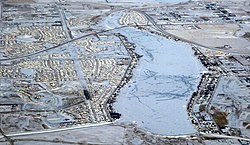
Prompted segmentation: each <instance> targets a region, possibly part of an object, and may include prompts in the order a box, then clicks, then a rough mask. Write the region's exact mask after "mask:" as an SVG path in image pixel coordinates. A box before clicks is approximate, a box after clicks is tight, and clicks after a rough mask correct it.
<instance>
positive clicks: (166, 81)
mask: <svg viewBox="0 0 250 145" xmlns="http://www.w3.org/2000/svg"><path fill="white" fill-rule="evenodd" d="M117 31H118V32H119V33H122V34H123V35H125V36H127V37H128V39H129V41H130V42H133V43H135V44H136V52H137V53H138V54H140V55H143V57H142V58H141V59H140V61H139V63H138V66H137V67H136V68H135V70H134V75H133V78H132V80H131V81H130V83H129V84H128V85H127V86H125V87H124V88H123V89H122V90H121V92H120V95H119V98H118V100H117V103H115V109H116V110H117V111H118V112H120V113H121V114H122V117H121V119H120V120H119V122H127V123H129V122H133V121H135V122H136V123H137V124H138V126H139V127H141V128H143V129H146V130H148V131H151V132H154V133H159V134H163V135H179V134H188V133H194V132H195V129H194V128H193V126H192V125H191V122H190V120H188V115H187V111H186V104H187V101H188V99H189V97H190V95H191V94H192V92H193V91H194V90H195V89H196V86H197V84H198V82H199V78H200V73H201V72H202V71H203V67H202V66H201V64H200V62H199V61H198V60H197V59H196V58H195V57H194V55H193V51H192V49H191V46H190V45H188V44H185V43H181V42H175V41H173V40H169V39H166V38H164V37H162V36H157V35H154V34H151V33H149V32H146V31H141V30H137V29H134V28H123V29H120V30H117Z"/></svg>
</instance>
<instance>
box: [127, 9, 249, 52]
mask: <svg viewBox="0 0 250 145" xmlns="http://www.w3.org/2000/svg"><path fill="white" fill-rule="evenodd" d="M130 10H132V11H135V12H138V13H140V14H142V15H143V16H144V17H146V18H147V19H148V20H149V21H150V22H151V23H152V24H153V26H155V28H156V29H158V31H160V32H161V33H163V34H165V35H168V36H172V37H174V38H177V39H180V40H182V41H184V42H187V43H190V44H193V45H196V46H199V47H203V48H206V49H210V50H217V51H223V52H226V53H232V54H244V55H245V54H246V53H243V52H242V53H240V52H230V51H227V50H221V49H218V48H210V47H208V46H205V45H202V44H199V43H196V42H193V41H190V40H188V39H184V38H182V37H179V36H177V35H174V34H172V33H168V32H166V31H165V30H164V29H162V28H161V27H160V26H159V24H157V23H156V22H155V21H154V19H153V18H152V17H151V16H150V15H148V14H147V13H145V12H143V11H140V10H138V9H130ZM173 24H174V23H173ZM182 24H185V23H182ZM188 24H190V23H188ZM174 25H175V24H174ZM178 25H179V24H178Z"/></svg>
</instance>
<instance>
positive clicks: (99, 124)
mask: <svg viewBox="0 0 250 145" xmlns="http://www.w3.org/2000/svg"><path fill="white" fill-rule="evenodd" d="M110 124H113V122H103V123H98V124H86V125H79V126H72V127H68V128H59V129H46V130H42V131H30V132H20V133H13V134H5V135H4V136H3V135H2V136H0V139H2V138H5V136H7V137H17V136H25V135H35V134H43V133H53V132H60V131H68V130H73V129H81V128H88V127H95V126H102V125H110Z"/></svg>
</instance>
